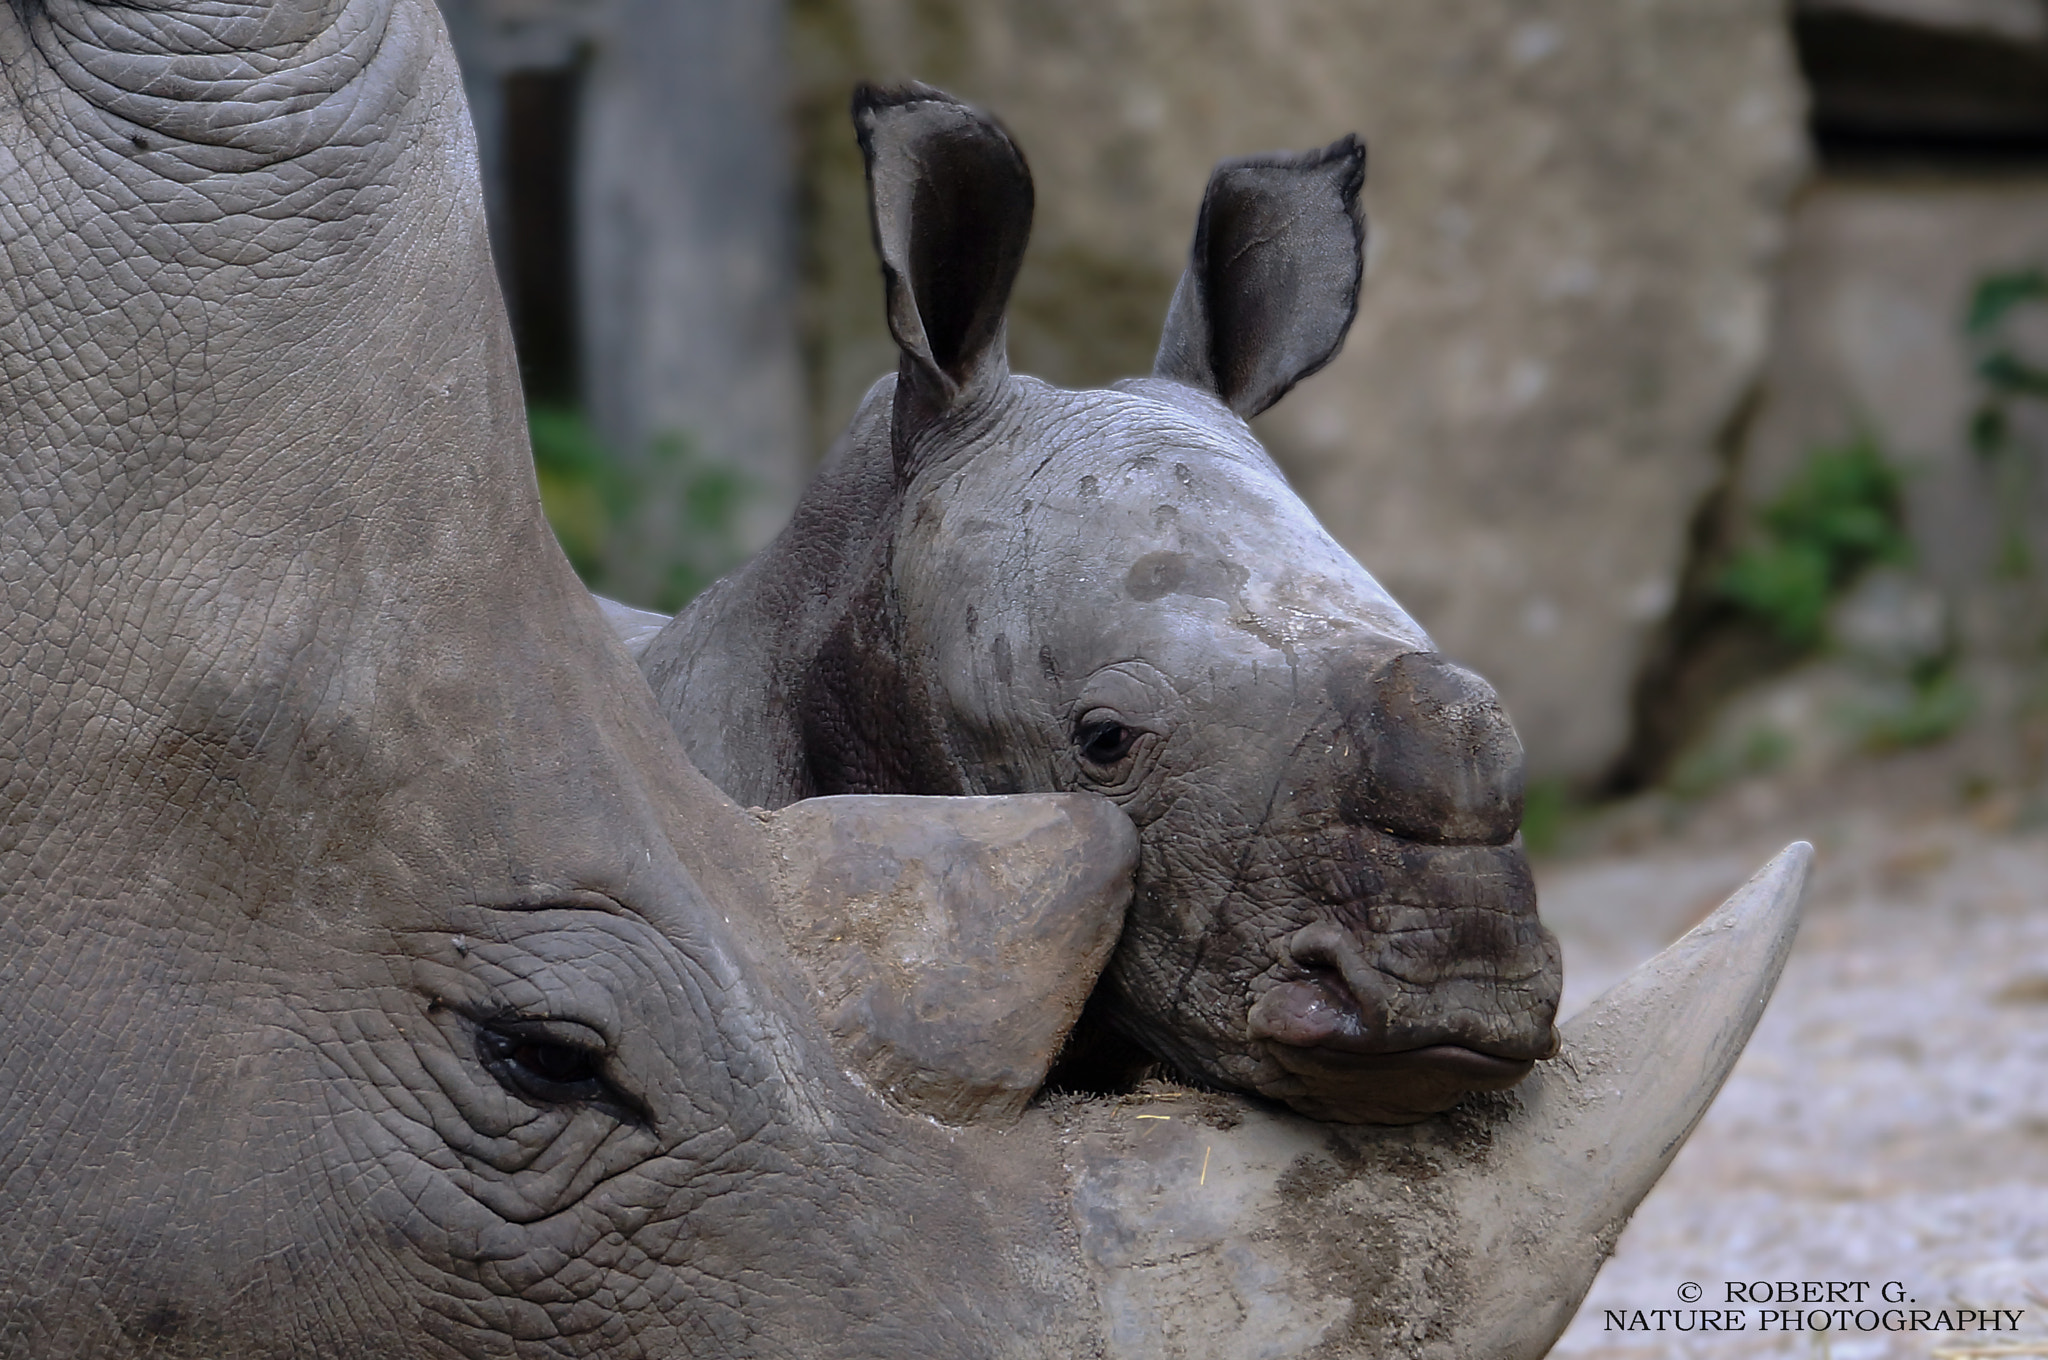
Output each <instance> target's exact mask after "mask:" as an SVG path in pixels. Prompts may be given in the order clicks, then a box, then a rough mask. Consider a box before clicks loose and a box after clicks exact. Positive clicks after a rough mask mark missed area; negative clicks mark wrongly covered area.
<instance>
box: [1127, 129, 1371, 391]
mask: <svg viewBox="0 0 2048 1360" xmlns="http://www.w3.org/2000/svg"><path fill="white" fill-rule="evenodd" d="M1364 183H1365V148H1364V147H1363V146H1362V145H1360V143H1359V141H1358V139H1357V138H1356V137H1344V138H1342V139H1340V140H1338V141H1336V142H1333V143H1331V144H1330V145H1329V146H1327V147H1325V148H1324V149H1322V150H1321V151H1311V152H1306V153H1304V154H1302V155H1299V156H1286V155H1275V156H1253V157H1249V158H1247V159H1244V160H1237V161H1225V162H1224V163H1223V164H1221V165H1219V166H1217V167H1216V170H1215V173H1214V174H1212V175H1211V176H1210V178H1209V189H1208V192H1207V194H1205V195H1204V196H1203V199H1202V211H1201V216H1200V218H1199V219H1198V220H1197V222H1196V224H1195V243H1194V249H1193V250H1192V251H1191V252H1190V258H1189V260H1188V269H1187V273H1186V274H1185V275H1183V276H1182V278H1181V282H1180V287H1179V288H1178V289H1177V290H1176V291H1175V293H1174V296H1173V307H1172V310H1171V311H1170V312H1169V313H1168V315H1167V320H1166V330H1165V333H1164V334H1163V335H1162V336H1161V338H1160V344H1159V357H1158V359H1157V361H1156V362H1155V363H1154V365H1153V370H1152V371H1153V372H1154V373H1155V374H1157V375H1158V376H1159V377H1162V378H1172V379H1175V380H1176V381H1179V382H1184V383H1187V384H1189V385H1190V386H1193V387H1199V388H1202V389H1203V390H1204V391H1208V392H1212V393H1214V394H1215V395H1216V396H1218V397H1220V398H1221V399H1222V400H1223V402H1224V404H1226V405H1227V406H1229V407H1230V408H1231V409H1232V410H1233V411H1235V412H1237V413H1238V414H1239V415H1240V416H1243V417H1244V418H1245V419H1247V420H1249V419H1250V418H1251V417H1253V416H1255V415H1257V414H1258V413H1259V412H1261V411H1263V410H1265V409H1266V408H1267V407H1269V406H1271V405H1272V404H1273V403H1274V402H1276V401H1278V400H1280V398H1281V397H1283V396H1285V395H1286V394H1287V391H1288V389H1289V388H1291V387H1293V386H1294V384H1296V383H1297V382H1300V381H1301V380H1302V379H1303V378H1305V377H1307V376H1308V375H1309V374H1311V373H1314V372H1315V371H1316V370H1317V369H1319V368H1321V367H1322V366H1323V365H1324V364H1327V363H1328V362H1330V360H1331V359H1332V358H1334V357H1335V356H1336V353H1337V351H1338V349H1339V348H1340V347H1341V346H1342V345H1343V343H1344V334H1345V332H1346V331H1347V330H1349V329H1350V327H1351V319H1352V317H1353V315H1355V314H1356V312H1357V310H1358V285H1359V280H1360V277H1361V276H1362V274H1363V272H1364V253H1363V250H1364V244H1365V218H1364V215H1363V213H1362V212H1361V211H1360V208H1359V204H1358V193H1359V190H1360V188H1362V187H1363V185H1364Z"/></svg>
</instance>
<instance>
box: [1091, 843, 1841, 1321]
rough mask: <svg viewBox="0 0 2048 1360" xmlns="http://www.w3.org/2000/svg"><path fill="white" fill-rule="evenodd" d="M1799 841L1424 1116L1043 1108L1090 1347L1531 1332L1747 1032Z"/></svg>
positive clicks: (1208, 1106)
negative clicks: (1088, 1295) (1078, 1268)
mask: <svg viewBox="0 0 2048 1360" xmlns="http://www.w3.org/2000/svg"><path fill="white" fill-rule="evenodd" d="M1812 853H1813V852H1812V847H1810V846H1808V845H1806V844H1804V843H1803V842H1802V843H1798V844H1794V845H1792V846H1790V847H1788V848H1787V849H1786V850H1785V851H1784V852H1782V853H1781V854H1779V855H1778V857H1777V858H1776V859H1774V860H1772V861H1771V862H1770V863H1769V864H1768V865H1766V866H1765V867H1764V868H1763V869H1762V870H1761V871H1760V872H1759V873H1758V874H1757V875H1756V876H1755V877H1754V878H1752V879H1751V880H1750V881H1749V882H1748V883H1747V884H1745V885H1744V886H1743V887H1742V888H1740V889H1739V890H1738V891H1737V892H1736V893H1735V894H1734V895H1733V896H1732V897H1730V898H1729V899H1728V900H1727V902H1725V903H1724V904H1723V905H1722V906H1721V907H1720V908H1719V909H1718V910H1717V911H1715V912H1714V914H1713V915H1712V916H1710V917H1708V918H1707V919H1706V920H1705V921H1703V922H1702V923H1701V924H1700V925H1699V926H1697V927H1695V928H1694V929H1693V930H1692V931H1691V932H1690V933H1689V934H1687V935H1686V936H1685V937H1684V938H1683V939H1681V940H1679V941H1678V942H1677V943H1675V944H1673V945H1672V946H1671V947H1670V948H1668V949H1666V950H1665V951H1664V952H1663V953H1661V954H1659V955H1658V956H1657V957H1656V958H1654V959H1652V960H1650V962H1648V963H1646V964H1644V965H1643V966H1642V967H1641V968H1639V969H1637V970H1636V971H1635V972H1634V973H1632V974H1631V975H1630V976H1629V977H1628V978H1627V979H1625V980H1624V981H1623V982H1622V983H1620V984H1619V985H1618V986H1616V987H1615V988H1613V989H1612V990H1611V991H1609V992H1607V993H1606V994H1605V995H1604V996H1602V997H1601V998H1600V999H1599V1000H1598V1001H1596V1002H1594V1003H1593V1005H1592V1006H1590V1007H1588V1008H1587V1010H1586V1011H1585V1012H1583V1013H1582V1014H1581V1015H1579V1016H1578V1017H1577V1018H1576V1019H1575V1020H1573V1021H1572V1022H1571V1023H1570V1024H1568V1025H1566V1026H1565V1029H1564V1034H1563V1043H1562V1049H1561V1051H1560V1054H1559V1056H1558V1057H1557V1058H1556V1059H1555V1060H1554V1061H1552V1062H1548V1063H1545V1064H1543V1065H1542V1066H1541V1067H1540V1068H1539V1069H1538V1071H1537V1072H1536V1073H1535V1074H1534V1075H1532V1076H1531V1077H1530V1078H1529V1079H1528V1080H1527V1081H1525V1082H1523V1083H1522V1085H1520V1086H1519V1087H1517V1088H1515V1089H1514V1090H1512V1091H1508V1092H1502V1093H1500V1094H1498V1095H1494V1096H1489V1097H1483V1098H1480V1099H1478V1100H1474V1101H1469V1102H1467V1104H1466V1105H1465V1106H1461V1107H1459V1108H1458V1109H1455V1110H1453V1111H1452V1112H1451V1113H1449V1114H1448V1115H1445V1116H1442V1117H1440V1118H1437V1119H1435V1120H1431V1121H1430V1122H1428V1123H1425V1124H1417V1125H1413V1126H1411V1127H1407V1128H1400V1129H1385V1128H1378V1129H1376V1128H1360V1127H1355V1126H1333V1125H1327V1124H1317V1123H1314V1122H1311V1121H1308V1120H1304V1119H1300V1118H1298V1117H1295V1116H1292V1115H1287V1114H1281V1113H1277V1112H1271V1111H1268V1110H1264V1109H1260V1108H1256V1107H1250V1106H1246V1105H1242V1104H1238V1103H1234V1102H1228V1101H1225V1100H1223V1099H1221V1098H1219V1097H1214V1096H1202V1095H1198V1094H1196V1093H1193V1092H1179V1093H1173V1092H1158V1093H1154V1094H1151V1095H1149V1096H1147V1097H1144V1098H1142V1099H1141V1100H1139V1101H1130V1102H1124V1103H1122V1104H1116V1105H1111V1104H1107V1103H1097V1104H1094V1105H1091V1106H1088V1107H1085V1108H1083V1109H1081V1110H1079V1111H1074V1112H1067V1113H1061V1112H1057V1111H1055V1112H1053V1113H1052V1117H1053V1118H1055V1119H1056V1120H1060V1121H1062V1122H1063V1123H1064V1127H1063V1128H1061V1129H1060V1131H1059V1133H1060V1139H1059V1141H1060V1143H1061V1145H1062V1147H1063V1156H1064V1160H1065V1165H1066V1167H1067V1168H1068V1170H1069V1174H1070V1176H1071V1177H1072V1181H1073V1185H1074V1215H1075V1220H1076V1223H1077V1225H1078V1227H1079V1231H1080V1237H1081V1243H1082V1254H1083V1257H1084V1258H1085V1259H1086V1261H1087V1266H1088V1268H1089V1269H1090V1270H1092V1272H1093V1273H1094V1274H1095V1276H1096V1281H1095V1283H1096V1286H1097V1293H1098V1297H1100V1298H1101V1299H1103V1301H1104V1306H1105V1310H1106V1312H1107V1317H1106V1318H1105V1323H1106V1331H1107V1333H1108V1337H1109V1342H1110V1344H1109V1347H1108V1354H1109V1355H1110V1356H1124V1355H1131V1356H1136V1355H1147V1356H1154V1355H1157V1356H1175V1357H1187V1360H1194V1358H1195V1357H1221V1356H1231V1355H1239V1354H1252V1353H1254V1352H1256V1353H1258V1354H1261V1355H1269V1356H1296V1355H1304V1356H1305V1355H1309V1354H1315V1355H1319V1356H1349V1357H1357V1358H1358V1360H1365V1357H1376V1358H1377V1357H1383V1356H1387V1355H1402V1356H1425V1357H1432V1358H1433V1360H1513V1358H1514V1357H1535V1356H1540V1355H1542V1354H1544V1353H1545V1352H1546V1351H1548V1350H1549V1349H1550V1347H1551V1345H1552V1344H1553V1343H1554V1342H1555V1341H1556V1340H1557V1337H1558V1336H1559V1335H1560V1334H1561V1333H1562V1332H1563V1331H1564V1328H1565V1325H1566V1324H1567V1323H1569V1322H1570V1321H1571V1318H1572V1314H1573V1313H1574V1312H1575V1311H1576V1310H1577V1308H1578V1305H1579V1302H1580V1300H1581V1299H1583V1298H1584V1297H1585V1294H1586V1290H1587V1289H1588V1288H1589V1287H1590V1286H1591V1285H1592V1283H1593V1276H1594V1274H1595V1273H1596V1272H1597V1271H1598V1270H1599V1268H1600V1265H1601V1262H1603V1261H1604V1260H1605V1259H1606V1258H1607V1254H1608V1253H1609V1252H1610V1251H1612V1250H1613V1247H1614V1242H1615V1239H1616V1238H1617V1237H1618V1236H1619V1235H1620V1233H1621V1229H1622V1227H1623V1225H1624V1224H1626V1223H1627V1222H1628V1218H1629V1215H1630V1214H1631V1213H1633V1212H1634V1211H1635V1207H1636V1205H1637V1204H1639V1203H1641V1201H1642V1199H1643V1196H1645V1195H1646V1194H1648V1193H1649V1191H1650V1187H1651V1186H1652V1185H1654V1184H1655V1183H1656V1181H1657V1178H1658V1177H1659V1176H1660V1175H1662V1174H1663V1172H1664V1168H1665V1167H1667V1166H1668V1165H1670V1162H1671V1158H1672V1157H1673V1155H1674V1154H1676V1153H1677V1151H1678V1149H1679V1147H1680V1146H1681V1145H1682V1144H1683V1143H1684V1142H1685V1139H1686V1136H1687V1135H1688V1134H1690V1133H1691V1132H1692V1129H1693V1126H1694V1125H1695V1124H1697V1123H1698V1122H1699V1120H1700V1116H1701V1115H1703V1114H1705V1113H1706V1109H1707V1106H1708V1105H1709V1104H1710V1103H1711V1102H1712V1101H1713V1098H1714V1096H1715V1094H1716V1092H1718V1091H1719V1090H1720V1088H1721V1083H1722V1081H1723V1080H1724V1079H1725V1078H1726V1077H1727V1075H1728V1071H1729V1069H1730V1068H1731V1067H1733V1066H1734V1064H1735V1059H1736V1057H1737V1056H1738V1055H1739V1054H1740V1053H1741V1052H1742V1048H1743V1045H1744V1044H1745V1043H1746V1042H1748V1039H1749V1035H1750V1032H1751V1031H1752V1030H1753V1029H1754V1028H1755V1027H1756V1022H1757V1019H1758V1017H1759V1016H1760V1015H1761V1014H1762V1013H1763V1008H1764V1003H1765V1002H1766V1001H1767V1000H1768V999H1769V998H1770V995H1771V991H1772V989H1773V988H1774V987H1775V986H1776V985H1777V980H1778V975H1779V973H1780V972H1781V971H1782V970H1783V968H1784V966H1785V957H1786V954H1787V953H1788V951H1789V950H1790V949H1791V946H1792V937H1793V935H1794V934H1795V932H1796V931H1797V930H1798V926H1799V911H1800V904H1801V900H1802V898H1803V896H1804V891H1805V885H1806V875H1807V868H1808V865H1809V863H1810V862H1811V859H1812Z"/></svg>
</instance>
